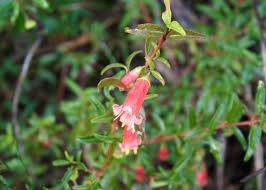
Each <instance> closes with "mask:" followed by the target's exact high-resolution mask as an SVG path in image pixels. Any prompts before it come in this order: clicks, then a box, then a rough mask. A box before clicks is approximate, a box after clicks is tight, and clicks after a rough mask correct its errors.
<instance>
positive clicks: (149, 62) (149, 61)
mask: <svg viewBox="0 0 266 190" xmlns="http://www.w3.org/2000/svg"><path fill="white" fill-rule="evenodd" d="M145 60H146V62H147V63H148V65H149V67H150V70H151V71H153V70H154V69H155V64H154V62H153V61H152V60H151V59H150V58H149V57H145Z"/></svg>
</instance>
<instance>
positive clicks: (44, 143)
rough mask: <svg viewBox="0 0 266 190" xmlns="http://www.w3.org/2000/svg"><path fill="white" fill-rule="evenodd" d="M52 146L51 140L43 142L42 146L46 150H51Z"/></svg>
mask: <svg viewBox="0 0 266 190" xmlns="http://www.w3.org/2000/svg"><path fill="white" fill-rule="evenodd" d="M50 144H51V141H50V140H44V141H42V146H43V147H44V148H49V146H50Z"/></svg>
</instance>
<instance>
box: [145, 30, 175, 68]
mask: <svg viewBox="0 0 266 190" xmlns="http://www.w3.org/2000/svg"><path fill="white" fill-rule="evenodd" d="M169 33H170V30H169V29H168V30H167V31H166V32H165V33H164V35H162V36H161V37H160V39H159V41H158V44H157V46H156V48H154V50H153V52H152V54H151V56H150V60H151V61H153V59H154V57H155V56H156V53H157V51H158V50H159V49H161V47H162V46H163V44H164V42H165V41H166V39H167V35H168V34H169ZM148 66H149V63H148V62H147V61H146V62H145V67H148Z"/></svg>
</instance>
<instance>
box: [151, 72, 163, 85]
mask: <svg viewBox="0 0 266 190" xmlns="http://www.w3.org/2000/svg"><path fill="white" fill-rule="evenodd" d="M151 74H152V76H154V78H156V79H157V80H158V81H160V83H162V85H164V84H165V81H164V79H163V77H162V75H161V74H160V73H159V72H157V71H151Z"/></svg>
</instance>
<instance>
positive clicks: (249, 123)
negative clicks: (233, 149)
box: [143, 119, 266, 144]
mask: <svg viewBox="0 0 266 190" xmlns="http://www.w3.org/2000/svg"><path fill="white" fill-rule="evenodd" d="M260 121H261V120H260V119H256V120H251V121H241V122H238V123H222V124H220V125H218V126H217V128H216V129H217V130H218V129H224V128H226V127H232V126H236V127H243V126H252V125H254V124H257V123H259V122H260ZM265 127H266V125H265V126H264V128H265ZM208 130H209V129H208V128H206V129H204V131H205V132H207V131H208ZM186 134H187V132H183V133H181V134H179V135H178V136H177V135H168V136H158V137H155V138H154V139H150V140H145V141H144V142H143V144H157V143H161V142H165V141H170V140H173V139H176V138H177V137H184V136H186Z"/></svg>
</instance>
